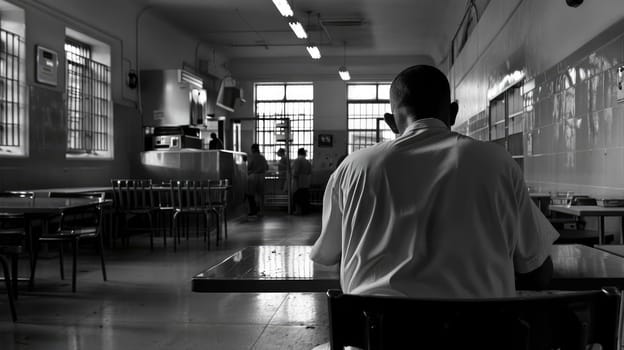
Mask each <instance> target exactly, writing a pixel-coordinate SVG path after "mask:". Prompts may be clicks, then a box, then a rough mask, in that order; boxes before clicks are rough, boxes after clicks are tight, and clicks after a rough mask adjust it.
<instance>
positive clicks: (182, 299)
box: [0, 213, 328, 350]
mask: <svg viewBox="0 0 624 350" xmlns="http://www.w3.org/2000/svg"><path fill="white" fill-rule="evenodd" d="M228 228H229V239H228V241H227V242H226V244H224V245H223V246H221V247H218V248H215V247H214V244H213V246H212V249H211V250H210V251H208V250H206V249H205V248H204V247H203V242H202V241H201V239H199V238H195V236H194V235H191V236H192V238H191V239H190V240H189V241H188V242H183V244H182V248H181V249H179V250H178V251H177V252H175V253H174V252H173V251H172V247H171V246H170V245H169V246H168V247H167V249H164V248H163V247H162V241H161V240H156V249H155V250H154V251H153V252H150V250H149V245H148V240H147V239H146V238H143V237H138V238H136V239H134V240H133V241H131V246H130V247H128V248H117V249H114V250H109V251H108V252H107V253H108V254H107V257H108V259H107V265H106V266H107V272H108V277H109V280H108V281H107V282H103V281H102V277H101V273H100V268H99V264H98V259H97V255H95V254H93V253H92V252H91V251H89V250H87V249H85V250H84V251H83V254H81V256H80V258H79V260H80V267H79V273H78V291H77V293H75V294H74V293H72V292H71V279H68V277H70V276H71V274H70V268H71V261H70V258H69V256H67V257H66V279H65V280H64V281H61V280H60V279H59V275H58V261H57V259H56V258H55V257H54V256H52V254H50V256H49V258H47V259H42V260H41V261H40V263H38V268H37V284H36V287H35V289H34V291H32V292H29V291H27V290H26V288H25V286H22V288H21V290H20V293H21V294H20V297H19V300H18V303H17V307H18V317H19V322H18V323H16V324H13V323H12V322H11V321H10V316H9V311H8V305H7V302H6V301H7V300H6V294H4V290H3V289H0V349H2V350H12V349H29V350H35V349H45V350H52V349H70V350H74V349H115V350H124V349H139V350H140V349H150V350H151V349H184V350H187V349H189V350H190V349H219V350H226V349H234V350H241V349H310V348H312V347H313V346H315V345H318V344H320V343H324V342H326V341H327V340H328V338H327V337H328V329H327V326H328V321H327V310H326V309H327V306H326V302H325V295H324V294H323V293H193V292H191V283H190V281H191V277H192V276H193V275H195V274H196V273H198V272H200V271H202V270H203V269H205V268H206V267H209V266H211V265H213V264H215V263H217V262H219V261H221V260H222V259H224V258H225V257H227V256H228V255H230V254H231V253H232V252H233V251H235V250H237V249H239V248H241V247H244V246H247V245H256V244H311V243H312V242H313V240H314V238H315V236H316V234H318V232H319V229H320V216H319V215H318V214H317V215H310V216H283V215H277V214H271V213H269V214H268V215H267V216H265V217H263V218H261V219H257V220H249V221H246V220H234V221H231V222H230V223H229V226H228ZM22 265H23V267H24V268H26V267H27V266H26V265H27V264H26V261H23V262H22Z"/></svg>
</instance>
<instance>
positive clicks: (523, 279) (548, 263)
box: [516, 256, 553, 290]
mask: <svg viewBox="0 0 624 350" xmlns="http://www.w3.org/2000/svg"><path fill="white" fill-rule="evenodd" d="M552 275H553V262H552V259H551V258H550V256H549V257H547V258H546V260H544V263H543V264H542V266H540V267H538V268H537V269H535V270H533V271H529V272H527V273H516V289H517V290H546V289H549V287H550V280H551V279H552Z"/></svg>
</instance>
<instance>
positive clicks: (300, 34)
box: [288, 19, 308, 39]
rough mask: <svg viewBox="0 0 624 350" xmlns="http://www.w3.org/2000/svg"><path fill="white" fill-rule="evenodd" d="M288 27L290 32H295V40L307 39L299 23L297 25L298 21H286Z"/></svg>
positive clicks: (306, 34)
mask: <svg viewBox="0 0 624 350" xmlns="http://www.w3.org/2000/svg"><path fill="white" fill-rule="evenodd" d="M288 25H289V26H290V29H292V31H293V32H295V35H296V36H297V38H299V39H306V38H307V37H308V33H306V31H305V29H303V26H302V25H301V23H299V21H297V20H296V19H292V20H290V21H288Z"/></svg>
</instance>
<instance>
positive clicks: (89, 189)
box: [26, 186, 113, 195]
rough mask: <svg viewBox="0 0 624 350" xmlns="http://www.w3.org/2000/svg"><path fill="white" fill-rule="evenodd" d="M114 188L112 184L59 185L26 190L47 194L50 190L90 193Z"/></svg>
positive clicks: (109, 190)
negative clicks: (57, 186)
mask: <svg viewBox="0 0 624 350" xmlns="http://www.w3.org/2000/svg"><path fill="white" fill-rule="evenodd" d="M112 190H113V188H112V187H111V186H90V187H59V188H40V189H35V190H26V191H28V192H34V193H35V194H40V193H41V194H43V193H45V194H46V195H47V194H48V193H50V192H58V193H90V192H111V191H112Z"/></svg>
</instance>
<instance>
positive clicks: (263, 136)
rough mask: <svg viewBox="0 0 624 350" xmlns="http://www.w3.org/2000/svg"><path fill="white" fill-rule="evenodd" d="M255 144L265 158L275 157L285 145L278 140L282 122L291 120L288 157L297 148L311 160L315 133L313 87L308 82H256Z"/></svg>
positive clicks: (295, 153)
mask: <svg viewBox="0 0 624 350" xmlns="http://www.w3.org/2000/svg"><path fill="white" fill-rule="evenodd" d="M255 89H256V91H255V92H256V93H255V108H256V143H258V145H259V146H260V149H261V151H262V153H263V154H264V156H265V157H266V159H267V160H269V161H271V160H277V155H276V152H277V150H278V149H279V148H281V147H284V142H281V141H278V138H279V135H283V134H284V128H283V126H284V123H285V120H286V119H288V120H289V122H290V135H291V137H290V138H291V139H292V141H291V142H290V150H289V154H290V158H291V159H294V158H295V157H296V155H297V150H298V149H299V148H305V149H306V151H308V158H309V159H312V158H313V157H314V154H313V151H314V150H313V135H314V87H313V85H312V84H311V83H262V84H256V85H255Z"/></svg>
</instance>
